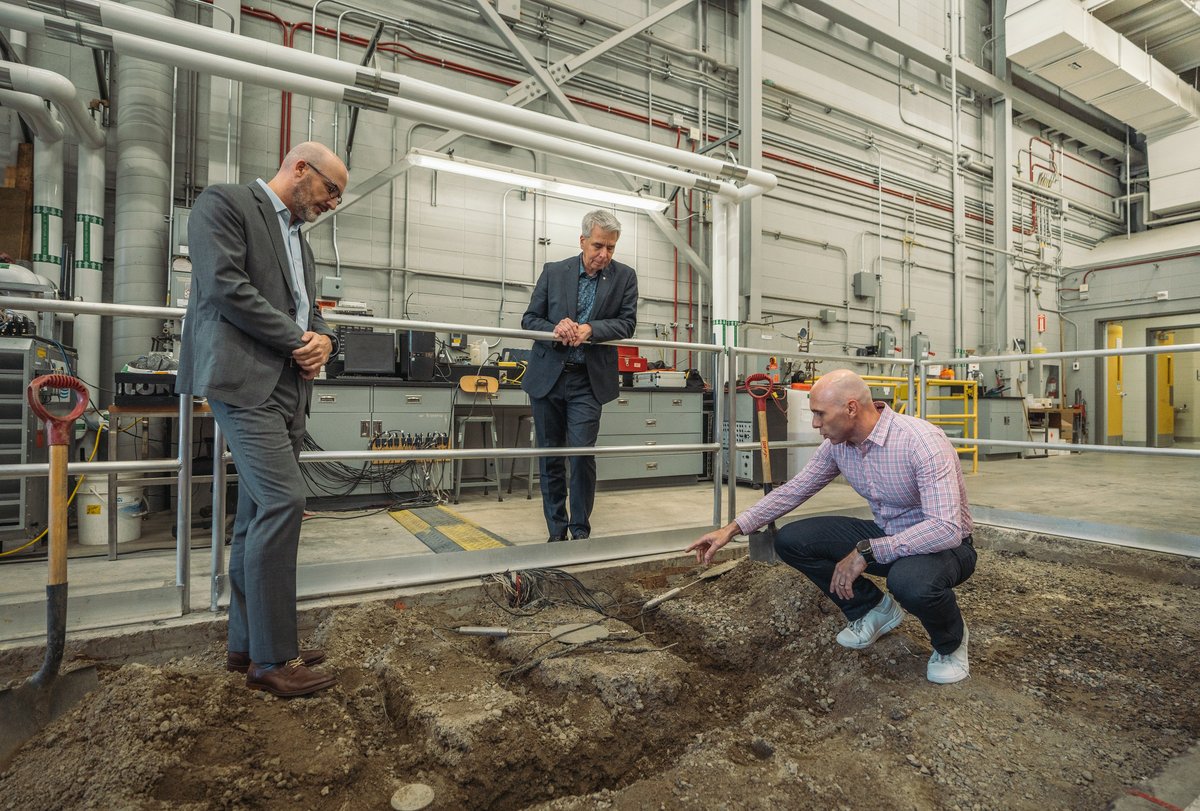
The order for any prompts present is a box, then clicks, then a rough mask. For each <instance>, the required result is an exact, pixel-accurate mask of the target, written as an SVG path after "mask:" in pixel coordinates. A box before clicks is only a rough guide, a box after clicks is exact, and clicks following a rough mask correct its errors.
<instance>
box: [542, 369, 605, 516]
mask: <svg viewBox="0 0 1200 811" xmlns="http://www.w3.org/2000/svg"><path fill="white" fill-rule="evenodd" d="M529 402H530V405H531V407H532V408H531V410H532V411H533V425H534V430H535V432H536V436H537V444H538V447H539V448H564V447H566V448H584V447H591V446H593V445H595V444H596V436H597V435H598V434H599V433H600V401H599V400H597V399H596V395H595V394H594V393H593V392H592V384H591V383H590V382H589V381H588V374H587V368H586V367H585V366H583V365H582V364H581V365H580V366H579V367H577V368H575V369H573V370H566V369H564V370H563V373H562V374H561V375H559V377H558V380H557V381H556V382H555V384H554V387H553V388H552V389H550V393H549V394H547V395H546V396H545V397H531V398H530V400H529ZM570 460H571V461H570V464H571V485H570V495H571V512H570V515H569V516H568V514H567V469H566V468H567V457H565V456H543V457H541V458H540V459H539V460H538V467H539V469H540V471H541V474H542V475H541V487H542V511H543V512H544V513H545V515H546V528H547V529H548V530H549V531H550V537H551V538H563V537H566V534H567V530H568V529H570V531H571V537H573V538H580V537H584V538H586V537H587V536H589V535H590V534H591V532H592V524H591V515H592V505H593V504H594V503H595V501H596V457H594V456H573V457H570Z"/></svg>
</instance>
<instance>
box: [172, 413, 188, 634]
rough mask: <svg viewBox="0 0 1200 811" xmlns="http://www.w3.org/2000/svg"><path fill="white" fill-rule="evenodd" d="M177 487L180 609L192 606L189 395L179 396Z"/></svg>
mask: <svg viewBox="0 0 1200 811" xmlns="http://www.w3.org/2000/svg"><path fill="white" fill-rule="evenodd" d="M176 461H178V463H179V474H178V477H177V482H178V491H177V493H176V496H175V506H176V509H175V585H176V586H177V587H178V588H179V603H180V610H181V611H182V613H184V614H187V613H190V612H191V610H192V584H191V573H192V561H191V552H192V548H191V547H192V544H191V540H192V396H191V395H190V394H184V395H180V397H179V449H178V454H177V457H176Z"/></svg>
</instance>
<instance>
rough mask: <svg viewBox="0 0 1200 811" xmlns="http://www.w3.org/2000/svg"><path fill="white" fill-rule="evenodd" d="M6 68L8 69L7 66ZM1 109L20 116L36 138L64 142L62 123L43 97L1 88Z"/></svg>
mask: <svg viewBox="0 0 1200 811" xmlns="http://www.w3.org/2000/svg"><path fill="white" fill-rule="evenodd" d="M4 67H7V64H6V65H5V66H4ZM0 107H7V108H8V109H10V110H12V111H14V112H16V113H17V114H18V115H20V116H21V119H22V120H23V121H24V122H25V124H26V125H27V126H28V127H29V129H30V130H32V131H33V135H34V137H35V138H40V139H42V140H44V141H61V140H62V137H63V125H62V122H61V121H60V120H59V119H58V116H56V115H55V114H54V113H52V112H51V111H50V110H49V109H48V108H47V107H46V103H45V101H44V100H43V99H42V97H41V95H39V94H36V93H22V92H20V91H17V90H6V89H3V88H2V87H0Z"/></svg>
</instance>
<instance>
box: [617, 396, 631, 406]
mask: <svg viewBox="0 0 1200 811" xmlns="http://www.w3.org/2000/svg"><path fill="white" fill-rule="evenodd" d="M617 405H629V398H628V397H618V398H617Z"/></svg>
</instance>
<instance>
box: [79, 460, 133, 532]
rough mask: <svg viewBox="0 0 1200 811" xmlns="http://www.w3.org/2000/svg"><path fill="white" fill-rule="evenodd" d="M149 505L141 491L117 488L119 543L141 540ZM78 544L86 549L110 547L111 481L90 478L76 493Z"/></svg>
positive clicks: (126, 487) (118, 486)
mask: <svg viewBox="0 0 1200 811" xmlns="http://www.w3.org/2000/svg"><path fill="white" fill-rule="evenodd" d="M145 514H146V502H145V499H143V498H142V488H141V487H135V486H133V485H117V543H124V542H125V541H136V540H137V539H138V538H140V537H142V516H143V515H145ZM75 515H76V518H78V526H79V543H81V544H84V545H86V546H105V545H107V544H108V479H107V478H102V477H96V478H92V477H88V478H87V479H86V480H85V481H84V483H83V485H82V486H81V487H80V488H79V492H78V493H76V494H75Z"/></svg>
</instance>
